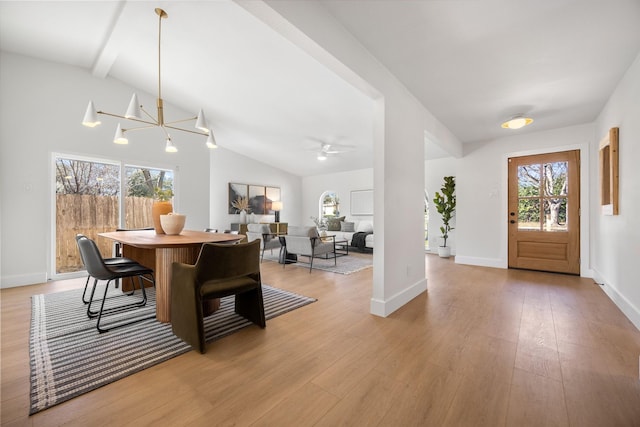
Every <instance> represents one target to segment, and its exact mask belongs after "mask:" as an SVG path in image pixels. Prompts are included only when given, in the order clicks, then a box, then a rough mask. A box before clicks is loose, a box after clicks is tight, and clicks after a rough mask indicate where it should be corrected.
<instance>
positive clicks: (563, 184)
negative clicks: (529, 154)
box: [544, 162, 569, 196]
mask: <svg viewBox="0 0 640 427" xmlns="http://www.w3.org/2000/svg"><path fill="white" fill-rule="evenodd" d="M567 167H568V162H555V163H546V164H545V165H544V195H545V196H566V195H567V192H568V191H569V186H568V185H569V182H568V180H567Z"/></svg>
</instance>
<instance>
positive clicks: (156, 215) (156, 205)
mask: <svg viewBox="0 0 640 427" xmlns="http://www.w3.org/2000/svg"><path fill="white" fill-rule="evenodd" d="M169 212H173V204H172V203H171V202H169V201H155V202H153V206H151V217H152V218H153V228H154V229H155V230H156V234H164V230H163V229H162V224H160V215H166V214H168V213H169Z"/></svg>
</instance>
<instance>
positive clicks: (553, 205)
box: [544, 198, 567, 231]
mask: <svg viewBox="0 0 640 427" xmlns="http://www.w3.org/2000/svg"><path fill="white" fill-rule="evenodd" d="M544 218H545V221H544V231H567V199H565V198H557V199H554V198H549V199H545V200H544Z"/></svg>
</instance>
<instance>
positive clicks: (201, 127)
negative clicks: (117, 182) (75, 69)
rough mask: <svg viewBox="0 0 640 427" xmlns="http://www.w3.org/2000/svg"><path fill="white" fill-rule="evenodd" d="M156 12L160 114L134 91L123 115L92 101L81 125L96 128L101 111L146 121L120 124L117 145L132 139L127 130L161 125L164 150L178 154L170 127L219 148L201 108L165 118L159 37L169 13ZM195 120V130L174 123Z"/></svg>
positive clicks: (124, 117) (115, 115)
mask: <svg viewBox="0 0 640 427" xmlns="http://www.w3.org/2000/svg"><path fill="white" fill-rule="evenodd" d="M155 12H156V14H157V15H158V16H159V24H158V99H157V116H156V117H153V116H152V115H151V114H149V113H148V112H147V111H146V110H145V109H144V106H143V105H142V104H140V102H139V101H138V96H137V95H136V94H135V93H134V94H133V96H132V97H131V101H130V102H129V107H128V108H127V112H126V113H125V114H124V115H120V114H113V113H107V112H105V111H96V108H95V106H94V105H93V101H89V105H88V106H87V111H86V112H85V115H84V119H83V120H82V124H83V125H85V126H87V127H95V126H98V125H99V124H100V123H101V122H100V120H99V119H98V114H104V115H107V116H112V117H118V118H120V119H126V120H131V121H133V122H138V123H142V124H144V126H138V127H133V128H127V129H124V128H122V127H121V126H120V123H118V128H117V130H116V135H115V137H114V139H113V142H114V143H116V144H128V143H129V140H128V139H127V137H126V136H125V133H126V132H129V131H134V130H139V129H150V128H154V127H157V128H160V129H161V130H162V132H163V133H164V135H165V138H166V147H165V151H167V152H169V153H175V152H176V151H178V149H177V148H176V146H175V145H173V142H172V141H171V137H170V136H169V130H170V129H171V130H179V131H182V132H189V133H195V134H197V135H203V136H206V137H207V141H206V143H205V144H206V146H207V147H209V148H217V144H216V140H215V138H214V137H213V134H212V132H211V129H210V127H209V125H208V124H207V120H206V119H205V117H204V112H203V111H202V109H200V112H199V113H198V115H197V116H195V117H189V118H186V119H181V120H176V121H172V122H165V121H164V109H163V102H162V86H161V79H160V76H161V74H160V36H161V34H162V19H164V18H166V17H167V16H168V15H167V12H165V11H164V10H162V9H160V8H156V9H155ZM191 120H195V121H196V124H195V128H196V130H191V129H184V128H181V127H177V126H175V125H176V123H182V122H186V121H191Z"/></svg>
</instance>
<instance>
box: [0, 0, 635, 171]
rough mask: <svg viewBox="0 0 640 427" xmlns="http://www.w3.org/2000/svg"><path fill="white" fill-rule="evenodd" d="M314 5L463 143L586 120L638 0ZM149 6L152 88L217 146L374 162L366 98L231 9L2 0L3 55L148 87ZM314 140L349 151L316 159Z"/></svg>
mask: <svg viewBox="0 0 640 427" xmlns="http://www.w3.org/2000/svg"><path fill="white" fill-rule="evenodd" d="M322 3H323V4H324V5H325V6H326V7H327V8H328V10H329V11H330V12H331V13H332V14H333V15H334V16H335V17H336V19H337V20H338V21H340V22H341V23H342V25H344V26H345V28H347V29H348V30H349V31H350V32H351V33H353V34H354V35H355V37H356V38H357V39H359V40H360V41H361V43H362V44H363V45H364V46H365V47H366V48H367V49H368V50H369V51H370V52H371V53H373V55H374V56H376V57H377V58H378V59H379V60H380V61H381V63H383V64H384V65H385V66H387V67H388V68H389V69H390V70H391V71H392V72H393V73H394V74H395V75H396V76H397V77H398V78H399V79H400V81H402V82H403V83H404V84H405V85H406V86H407V87H408V88H409V90H410V91H411V92H412V93H413V94H414V95H415V96H416V97H417V98H418V99H419V100H420V101H421V102H422V103H423V104H424V105H425V107H426V108H427V109H428V110H429V111H431V113H433V114H434V116H436V117H437V118H438V119H439V120H441V121H442V122H443V123H444V124H445V125H446V126H447V127H448V128H449V129H450V130H451V131H452V132H453V133H454V135H456V137H457V138H458V139H459V140H460V141H462V142H463V143H466V142H474V141H482V140H487V139H491V138H496V137H500V136H502V135H505V132H513V131H505V130H503V129H501V128H500V126H499V124H500V122H501V121H503V120H504V119H506V118H508V117H509V116H511V115H514V114H516V113H526V114H529V115H531V116H532V117H533V118H534V119H535V122H534V123H533V124H532V125H531V126H529V127H527V128H524V129H521V130H519V131H515V132H520V133H524V132H533V131H539V130H544V129H552V128H558V127H563V126H568V125H573V124H580V123H587V122H591V121H593V120H594V119H595V118H596V116H597V114H598V113H599V111H600V110H601V109H602V107H603V106H604V103H605V102H606V100H607V98H608V96H609V95H610V94H611V92H612V91H613V89H614V87H615V85H616V84H617V82H618V81H619V80H620V78H621V77H622V75H623V74H624V72H625V71H626V70H627V68H628V67H629V66H630V65H631V63H632V61H633V60H634V58H635V57H636V56H637V55H638V53H639V51H640V30H639V28H640V1H638V0H608V1H606V2H605V1H602V0H556V1H528V2H525V1H514V0H492V1H479V0H458V1H445V0H442V1H439V0H432V1H429V0H425V1H396V0H376V1H363V0H335V1H334V0H331V1H323V2H322ZM155 7H162V8H164V9H165V10H166V11H167V13H168V15H169V18H168V19H166V20H163V23H162V97H163V98H164V100H165V102H166V103H169V104H170V105H175V106H178V107H180V108H182V109H184V110H186V111H192V112H193V113H194V115H195V113H196V112H197V109H198V108H200V107H202V108H203V109H204V110H205V112H206V115H207V118H208V119H209V121H210V123H211V127H212V128H213V130H214V133H215V135H216V139H217V140H218V143H219V145H220V146H222V147H224V148H227V149H229V150H234V151H237V152H239V153H241V154H244V155H246V156H249V157H254V158H256V159H258V160H260V161H263V162H265V163H269V164H272V165H274V166H276V167H279V168H281V169H283V170H287V171H289V172H291V173H293V174H296V175H300V176H308V175H315V174H321V173H329V172H336V171H345V170H352V169H360V168H368V167H372V165H373V158H372V147H371V140H372V138H371V132H372V114H371V113H372V104H371V101H370V99H368V98H367V97H366V96H365V95H363V94H362V93H360V92H359V91H358V90H356V89H355V88H353V87H351V86H350V85H349V84H347V83H346V82H344V81H343V80H341V79H340V78H339V77H337V76H336V75H335V74H334V73H333V72H331V71H329V70H328V69H327V68H325V67H323V66H322V65H321V64H319V63H318V62H317V61H316V60H315V59H313V58H311V57H310V56H308V55H307V54H305V53H304V52H302V51H301V50H300V49H299V48H298V47H296V46H295V45H294V44H292V43H291V42H289V41H287V40H286V39H284V38H283V37H282V36H281V35H279V34H278V33H276V32H275V31H273V30H272V29H271V28H269V27H268V26H267V25H265V24H264V23H262V22H260V21H259V20H258V19H257V18H255V17H254V16H252V15H250V14H249V13H248V12H247V11H245V10H244V9H243V8H241V7H239V6H238V5H236V4H235V3H233V2H229V1H199V2H192V1H190V2H184V1H170V2H166V1H162V2H146V1H130V2H124V1H118V2H116V1H106V2H100V1H86V2H67V1H57V2H55V1H45V2H29V1H27V2H25V1H20V2H18V1H15V2H13V1H0V49H1V50H3V51H7V52H15V53H21V54H24V55H29V56H34V57H38V58H43V59H47V60H51V61H56V62H60V63H64V64H70V65H75V66H78V67H82V68H85V69H87V70H90V71H91V72H93V73H94V74H95V75H96V76H99V77H106V76H108V77H110V78H114V79H118V80H121V81H122V82H124V83H127V84H129V85H131V86H133V87H136V88H140V89H141V90H143V91H145V92H148V93H150V94H153V95H155V94H156V93H157V25H158V17H157V15H156V14H155V13H154V8H155ZM87 98H88V99H90V98H91V94H89V93H88V94H87ZM93 101H94V102H95V103H96V106H97V107H98V108H100V103H101V100H100V99H93ZM128 101H129V100H128V99H124V100H122V104H123V107H122V109H123V111H122V112H119V113H121V114H122V113H123V112H124V109H126V105H127V103H128ZM151 101H153V100H151ZM143 102H144V103H145V104H150V106H151V107H153V103H152V102H148V101H147V102H145V100H143ZM151 109H152V110H153V108H151ZM170 115H171V112H170V110H169V109H167V111H166V112H165V116H166V119H167V121H169V120H170V119H171V118H172V117H171V116H170ZM115 120H116V119H114V123H113V126H114V127H115V123H116V122H115ZM105 123H106V124H109V120H105ZM131 139H132V142H133V140H134V137H133V136H132V137H131ZM173 139H174V141H175V142H176V145H178V148H179V138H177V135H174V136H173ZM319 140H320V141H327V142H330V143H337V144H344V145H350V146H353V147H354V149H353V151H350V152H347V153H342V154H339V155H336V156H333V157H330V158H329V159H327V160H326V161H325V162H320V161H318V160H316V153H315V152H314V150H316V149H318V148H319V147H320V143H319V142H318V141H319ZM431 147H432V148H433V146H431ZM432 148H430V147H427V157H428V158H437V157H441V156H444V155H446V153H444V152H442V151H441V150H437V148H433V149H432Z"/></svg>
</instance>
